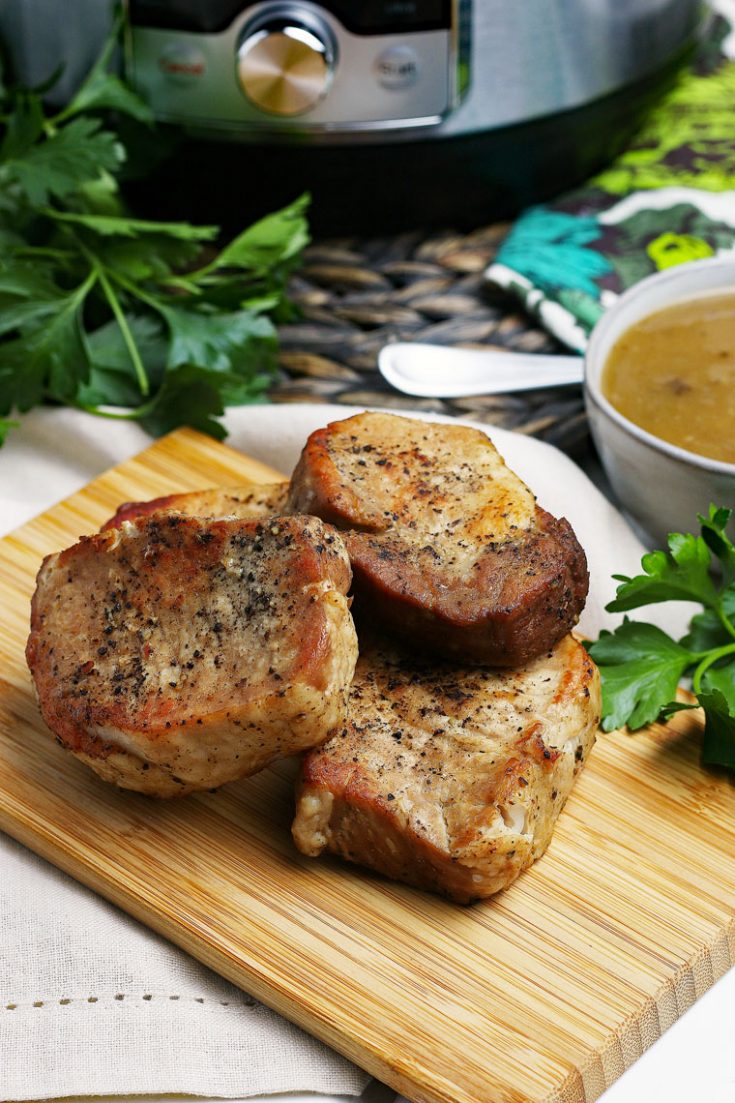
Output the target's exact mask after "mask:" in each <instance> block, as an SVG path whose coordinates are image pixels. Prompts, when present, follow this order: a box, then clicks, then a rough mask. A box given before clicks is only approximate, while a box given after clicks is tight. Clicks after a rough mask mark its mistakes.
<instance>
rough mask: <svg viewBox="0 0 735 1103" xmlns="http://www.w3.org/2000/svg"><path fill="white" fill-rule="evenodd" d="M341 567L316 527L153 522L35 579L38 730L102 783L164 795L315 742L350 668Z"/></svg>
mask: <svg viewBox="0 0 735 1103" xmlns="http://www.w3.org/2000/svg"><path fill="white" fill-rule="evenodd" d="M349 585H350V567H349V561H348V559H347V554H346V552H345V549H344V546H343V544H342V541H341V540H340V538H339V536H338V534H337V533H335V532H334V530H332V529H329V528H328V527H327V526H325V525H324V524H322V522H321V521H319V520H317V519H316V518H313V517H298V516H294V517H282V518H274V519H273V520H270V521H266V522H263V523H260V522H256V521H203V520H200V519H196V518H193V517H182V516H180V515H178V514H157V515H155V516H154V517H152V518H148V519H142V520H140V521H138V522H132V523H130V522H128V523H124V524H123V525H122V527H121V528H120V529H114V530H110V531H109V532H105V533H100V534H98V535H96V536H91V537H84V538H83V539H82V540H80V541H79V543H78V544H75V545H74V546H73V547H71V548H67V550H66V551H63V552H59V553H57V554H56V555H51V556H48V557H47V559H45V560H44V563H43V565H42V567H41V570H40V572H39V575H38V583H37V587H36V592H35V595H34V597H33V604H32V612H31V634H30V638H29V640H28V646H27V651H26V654H27V659H28V665H29V667H30V670H31V673H32V675H33V679H34V682H35V685H36V689H37V692H38V699H39V703H40V706H41V712H42V714H43V718H44V720H45V721H46V723H47V724H48V726H49V728H51V730H52V731H53V732H54V733H55V734H56V736H57V737H58V739H59V741H60V742H61V743H62V744H63V745H64V746H65V747H68V748H69V750H71V751H73V753H74V754H76V755H77V756H78V757H79V758H81V759H82V760H83V761H85V762H87V763H88V764H89V765H90V766H91V767H92V768H93V769H94V770H96V771H97V773H98V774H100V775H101V776H102V777H104V778H105V779H106V780H108V781H112V782H116V783H117V784H118V785H121V786H123V787H124V788H127V789H137V790H140V791H141V792H144V793H150V794H152V795H155V796H160V797H169V796H175V795H179V794H183V793H187V792H190V791H192V790H196V789H211V788H213V787H215V786H218V785H221V784H223V783H224V782H227V781H232V780H233V779H235V778H239V777H244V776H246V775H249V774H252V773H255V772H256V771H257V770H260V769H262V768H263V767H264V766H266V765H267V764H268V763H269V762H271V761H272V760H273V759H275V758H279V757H281V756H283V755H290V754H293V753H295V752H297V751H302V750H305V749H307V748H310V747H313V746H316V745H317V744H319V743H321V742H322V741H323V740H324V739H326V738H327V736H328V734H329V733H330V731H331V730H332V729H333V728H334V727H335V726H336V725H339V724H341V723H342V722H343V721H344V717H345V710H346V699H347V689H348V687H349V684H350V681H351V678H352V673H353V670H354V666H355V661H356V658H357V640H356V636H355V631H354V626H353V624H352V618H351V616H350V613H349V608H348V601H347V598H346V594H347V590H348V589H349Z"/></svg>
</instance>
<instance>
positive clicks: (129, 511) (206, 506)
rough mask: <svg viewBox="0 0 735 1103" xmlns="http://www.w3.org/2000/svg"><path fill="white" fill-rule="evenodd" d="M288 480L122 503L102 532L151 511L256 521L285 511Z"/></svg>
mask: <svg viewBox="0 0 735 1103" xmlns="http://www.w3.org/2000/svg"><path fill="white" fill-rule="evenodd" d="M287 497H288V482H281V483H264V484H262V485H261V484H255V485H253V486H246V487H239V486H232V487H229V486H217V487H213V488H212V489H211V490H192V491H189V492H188V493H186V494H166V495H165V496H164V497H163V498H152V499H151V500H150V501H147V502H124V503H123V505H121V506H120V507H119V508H118V510H117V512H116V513H115V514H114V516H112V517H111V518H110V520H109V521H106V522H105V524H104V525H103V526H102V529H101V531H102V532H106V531H107V529H116V528H119V527H120V525H121V524H122V523H123V521H135V520H137V519H138V518H140V517H148V516H150V514H152V513H171V512H173V513H184V514H186V516H188V517H211V518H225V517H238V518H239V519H240V520H242V521H250V520H255V521H259V520H262V519H263V518H265V517H274V516H275V515H276V514H278V513H284V512H285V508H286V499H287Z"/></svg>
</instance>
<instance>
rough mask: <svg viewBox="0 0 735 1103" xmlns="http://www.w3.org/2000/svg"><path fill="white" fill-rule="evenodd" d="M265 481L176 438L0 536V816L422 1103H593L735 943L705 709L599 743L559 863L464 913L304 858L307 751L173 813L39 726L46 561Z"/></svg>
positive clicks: (733, 876) (720, 781) (567, 815)
mask: <svg viewBox="0 0 735 1103" xmlns="http://www.w3.org/2000/svg"><path fill="white" fill-rule="evenodd" d="M272 477H273V473H272V472H271V471H270V470H269V469H268V468H266V467H264V466H263V465H262V464H259V463H256V462H255V461H252V460H250V459H248V458H247V457H244V456H241V455H238V454H236V453H234V452H232V451H230V450H228V449H227V448H225V447H223V446H222V445H219V444H217V443H215V442H213V441H210V440H208V439H206V438H204V437H200V436H198V435H197V434H196V433H192V432H190V431H188V430H185V431H178V432H176V433H175V434H172V435H171V436H170V437H167V438H165V439H164V440H162V441H159V442H158V443H157V444H155V445H153V446H152V447H151V448H149V449H148V450H147V451H146V452H144V453H142V454H141V455H140V456H138V457H136V458H134V459H132V460H129V461H128V462H126V463H124V464H122V465H121V466H120V467H118V468H115V469H113V470H112V471H110V472H108V473H107V474H105V475H103V476H102V477H101V478H99V479H97V480H95V482H93V483H92V484H90V486H88V487H87V488H85V489H84V490H82V491H81V492H80V493H78V494H76V495H74V496H73V497H72V498H70V499H69V500H68V501H66V502H63V503H61V504H60V505H58V506H55V507H54V508H53V509H50V510H49V511H48V512H47V513H45V514H44V515H43V516H41V517H39V518H37V519H36V520H34V521H32V522H30V523H29V524H28V525H26V526H24V527H23V528H22V529H19V530H18V531H17V532H15V533H13V534H12V535H10V536H8V537H7V538H6V539H5V540H4V541H2V543H0V612H1V614H2V622H1V623H2V628H1V629H0V827H2V828H3V829H4V830H5V831H7V832H9V833H10V834H11V835H13V836H15V837H16V838H17V839H19V840H20V841H21V842H23V843H25V844H27V845H28V846H29V847H31V848H32V849H33V850H35V851H37V852H38V853H39V854H41V855H43V856H44V857H45V858H47V859H49V860H50V861H51V862H53V863H54V864H55V865H58V866H59V867H61V868H62V869H64V870H66V871H67V872H68V873H70V874H72V875H73V876H74V877H76V878H78V879H79V880H80V881H82V882H84V883H85V884H87V885H89V886H91V887H92V888H93V889H96V890H97V891H98V892H100V893H101V894H102V895H103V896H105V897H107V898H108V899H110V900H112V901H113V902H114V903H115V904H118V905H119V906H120V907H122V908H124V909H125V910H126V911H128V912H130V913H131V914H132V915H134V916H136V917H137V918H139V919H141V920H142V921H143V922H144V923H146V924H148V925H149V926H151V927H153V928H154V929H155V930H157V931H159V932H161V933H162V934H163V935H165V936H167V937H168V938H170V939H171V940H172V941H173V942H175V943H177V944H178V945H180V946H182V947H183V948H184V949H185V950H187V951H188V952H189V953H191V954H193V955H194V956H195V957H197V958H199V959H200V960H201V961H203V962H205V963H206V964H207V965H209V966H211V967H212V968H213V969H215V970H216V971H217V972H219V973H221V974H222V975H223V976H225V977H227V978H228V979H229V980H231V981H234V982H235V983H236V984H239V985H240V986H241V987H242V988H244V989H246V990H247V991H249V992H251V993H253V994H254V995H255V996H257V997H258V998H259V999H261V1000H262V1001H263V1002H265V1003H267V1004H269V1005H270V1006H271V1007H273V1008H275V1009H276V1010H278V1011H280V1012H281V1013H283V1014H284V1015H286V1016H288V1017H289V1018H290V1019H293V1020H294V1021H295V1022H297V1023H299V1024H300V1025H301V1026H303V1027H304V1028H305V1029H306V1030H308V1031H310V1032H312V1033H313V1034H315V1035H317V1036H318V1037H320V1038H322V1039H323V1040H324V1041H326V1042H328V1043H329V1044H331V1045H332V1046H334V1047H335V1048H336V1049H338V1050H340V1051H341V1052H342V1053H344V1054H346V1055H347V1056H348V1057H350V1058H352V1059H353V1060H354V1061H355V1062H356V1063H357V1064H359V1065H362V1066H363V1067H364V1068H366V1069H368V1070H369V1071H370V1072H372V1073H374V1074H375V1075H376V1076H378V1077H380V1078H381V1079H383V1080H385V1081H386V1082H387V1083H389V1084H391V1085H392V1086H393V1087H395V1088H396V1089H397V1090H399V1091H402V1092H403V1093H405V1094H406V1095H407V1096H408V1097H409V1098H410V1099H412V1100H417V1101H432V1103H434V1101H439V1100H441V1101H452V1103H522V1101H523V1103H528V1101H533V1103H541V1101H545V1103H582V1101H589V1100H593V1099H595V1098H596V1097H597V1096H598V1095H599V1094H600V1093H601V1092H602V1091H603V1090H604V1088H605V1087H607V1086H608V1085H609V1084H611V1083H612V1082H613V1081H614V1080H615V1078H616V1077H617V1076H619V1075H620V1073H621V1072H622V1071H623V1070H624V1069H625V1068H626V1067H627V1066H628V1065H630V1064H631V1063H632V1062H633V1061H634V1060H635V1059H636V1058H637V1057H638V1056H640V1054H641V1053H642V1052H643V1050H644V1049H645V1048H646V1047H647V1046H649V1045H650V1044H651V1043H652V1042H653V1041H654V1040H655V1039H656V1038H657V1037H658V1036H659V1035H660V1034H661V1032H662V1031H663V1030H665V1029H666V1028H667V1027H668V1026H669V1025H670V1024H671V1023H672V1022H673V1021H674V1020H675V1019H676V1018H677V1017H678V1016H679V1015H680V1014H681V1013H682V1012H683V1011H684V1010H685V1009H686V1008H687V1007H688V1006H689V1005H690V1004H691V1003H692V1001H693V1000H694V999H696V997H697V996H698V995H700V994H701V993H702V992H704V991H705V990H706V989H707V988H709V987H710V985H711V984H712V983H713V982H714V981H715V980H716V979H717V978H718V977H719V976H721V975H722V974H723V973H724V972H725V971H726V970H727V969H728V967H729V966H730V965H731V963H732V961H733V959H734V957H735V923H734V922H733V914H734V909H735V860H734V858H733V855H735V787H734V786H733V784H732V782H731V781H729V780H728V779H726V778H723V777H718V776H716V775H714V774H711V773H705V772H703V771H702V770H701V769H700V767H699V765H698V760H699V742H700V728H699V719H698V715H697V714H687V713H683V714H679V716H678V717H677V718H676V719H675V720H674V721H673V722H672V723H671V724H670V725H669V726H667V727H663V726H659V725H654V726H653V727H652V728H651V729H650V730H649V731H648V732H647V733H644V734H639V735H636V736H630V735H626V734H623V733H616V734H613V735H601V736H600V737H599V739H598V743H597V746H596V748H595V750H594V751H593V753H592V756H591V758H590V762H589V765H588V766H587V768H586V770H585V771H584V773H583V775H582V777H581V778H580V780H579V782H578V784H577V787H576V789H575V791H574V793H573V794H572V797H571V799H570V801H569V803H568V805H567V807H566V809H565V811H564V813H563V814H562V816H561V819H560V822H559V825H558V827H557V831H556V835H555V837H554V840H553V842H552V844H551V847H550V849H549V851H548V853H547V854H546V856H545V857H544V858H543V859H542V860H541V861H540V862H539V863H537V865H536V866H535V867H534V868H533V869H531V870H530V871H529V872H527V873H525V874H523V875H522V877H521V878H520V880H519V881H518V882H517V883H516V884H515V885H513V886H512V887H511V888H510V889H509V890H507V891H506V892H504V893H502V894H500V895H499V896H498V897H496V898H495V899H493V900H491V901H487V902H485V903H483V904H478V905H474V906H472V907H469V908H462V907H458V906H456V905H451V904H447V903H444V902H443V901H441V900H438V899H435V898H433V897H431V896H428V895H425V894H422V893H420V892H418V891H415V890H412V889H409V888H405V887H402V886H399V885H392V884H390V883H388V882H386V881H383V880H381V879H380V878H378V877H375V876H372V875H370V874H367V873H362V872H360V871H358V870H356V869H354V868H348V867H346V866H342V865H340V864H339V863H338V862H337V861H332V860H319V861H311V860H309V859H306V858H303V857H301V856H300V855H299V854H297V853H296V851H295V850H294V848H293V845H292V843H291V839H290V834H289V825H290V820H291V814H292V799H293V798H292V780H293V773H294V765H293V763H283V764H281V765H279V766H277V767H276V768H273V769H269V770H266V771H264V772H263V773H262V774H260V775H258V776H256V777H254V778H251V779H249V780H246V781H243V782H239V783H237V784H234V785H230V786H227V787H226V788H224V789H223V790H221V791H220V792H218V793H213V794H202V795H197V796H193V797H188V798H186V799H183V800H180V801H172V802H169V803H163V802H161V803H158V802H155V801H150V800H148V799H146V798H145V797H142V796H139V795H136V794H131V793H124V792H119V791H117V790H115V789H113V788H111V787H109V786H106V785H105V784H104V783H103V782H101V781H99V780H98V779H97V778H96V777H95V776H94V775H93V774H92V773H91V772H90V771H89V770H87V769H86V768H85V767H84V766H83V765H81V764H80V763H78V762H77V761H76V760H75V759H74V758H73V757H72V756H71V755H69V754H67V753H66V752H65V751H63V750H62V749H61V748H60V747H59V746H57V745H56V744H55V742H54V740H53V738H52V737H51V736H50V735H49V733H48V731H46V730H45V728H44V726H43V724H42V722H41V720H40V718H39V714H38V711H37V707H36V704H35V701H34V697H33V693H32V688H31V683H30V678H29V675H28V672H27V670H26V666H25V661H24V656H23V651H24V646H25V640H26V635H27V631H28V603H29V598H30V595H31V592H32V589H33V585H34V577H35V573H36V571H37V569H38V566H39V563H40V561H41V558H42V556H43V555H45V554H46V553H48V552H51V551H55V550H57V549H59V548H61V547H64V546H66V545H68V544H70V543H73V542H74V540H75V539H76V538H77V537H78V536H79V535H80V534H81V533H84V532H91V531H93V530H94V529H95V528H97V527H98V526H99V524H100V523H101V522H102V521H104V520H105V519H106V517H108V516H109V515H110V514H111V513H112V512H113V511H114V509H115V508H116V506H117V505H118V504H119V503H120V502H121V501H123V500H126V499H130V498H141V497H143V498H145V497H153V496H156V495H159V494H163V493H167V492H169V491H177V490H185V489H197V488H201V487H204V486H208V485H214V484H216V483H219V484H222V485H236V484H238V483H242V482H244V481H247V480H253V481H269V480H270V479H272ZM593 569H594V564H593ZM692 1056H693V1059H696V1055H692Z"/></svg>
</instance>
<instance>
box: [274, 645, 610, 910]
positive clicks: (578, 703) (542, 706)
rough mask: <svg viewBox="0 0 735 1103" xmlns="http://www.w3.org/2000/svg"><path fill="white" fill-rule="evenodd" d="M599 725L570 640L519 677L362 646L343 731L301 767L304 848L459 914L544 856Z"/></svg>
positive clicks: (593, 678) (579, 651)
mask: <svg viewBox="0 0 735 1103" xmlns="http://www.w3.org/2000/svg"><path fill="white" fill-rule="evenodd" d="M361 644H362V641H361ZM599 718H600V692H599V678H598V674H597V670H596V668H595V666H594V664H593V663H592V661H591V660H590V658H589V656H588V655H587V652H586V651H585V649H584V648H583V647H582V645H581V644H579V643H577V641H576V640H575V639H574V638H573V637H572V636H565V637H564V639H562V640H561V641H560V642H559V643H557V644H556V646H555V647H554V648H553V650H552V651H551V652H549V653H548V654H545V655H544V656H542V657H541V658H538V659H535V660H534V661H533V662H531V663H529V664H527V665H526V666H524V667H523V668H522V669H519V670H517V671H513V672H510V671H498V670H494V671H491V670H489V669H483V668H479V667H465V668H464V669H461V668H454V667H451V666H449V665H446V664H438V663H432V662H430V661H428V660H427V661H425V662H424V661H408V660H407V659H406V658H405V657H399V656H398V655H397V654H396V653H395V652H394V651H393V650H391V649H389V648H388V649H387V648H386V647H385V646H378V645H375V644H373V645H372V646H370V645H368V646H366V647H362V648H361V654H360V658H359V660H358V663H357V670H356V672H355V678H354V681H353V685H352V689H351V691H350V706H349V720H348V723H347V724H346V725H345V726H344V728H342V729H341V730H340V731H339V732H337V733H335V734H334V735H333V736H332V738H331V739H330V740H329V741H328V742H327V743H325V744H324V745H323V746H322V747H321V748H319V749H317V750H314V751H311V752H310V753H309V754H308V755H306V757H305V759H304V761H303V764H302V772H301V780H300V783H299V789H298V795H297V808H296V818H295V820H294V824H293V837H294V840H295V842H296V845H297V847H298V848H299V850H300V851H302V853H304V854H307V855H310V856H316V855H318V854H320V853H322V851H325V850H326V851H330V852H331V853H334V854H338V855H340V856H341V857H342V858H345V859H347V860H348V861H350V862H357V863H359V864H360V865H364V866H368V867H369V868H370V869H374V870H377V871H378V872H380V873H383V874H385V875H386V876H387V877H391V878H393V879H394V880H397V881H405V882H406V883H407V884H409V885H416V886H418V887H420V888H425V889H430V890H432V891H434V892H438V893H441V894H442V895H444V896H448V897H449V898H450V899H451V900H455V901H457V902H459V903H469V902H470V901H472V900H475V899H478V898H481V897H486V896H490V895H491V894H492V893H494V892H497V891H498V890H499V889H503V888H505V887H506V886H507V885H509V884H510V883H511V882H512V881H514V880H515V879H516V877H517V876H518V874H519V873H521V872H522V871H523V870H524V869H526V868H527V867H528V866H530V865H531V864H532V862H534V861H535V860H536V859H537V858H538V857H540V855H541V854H543V852H544V850H545V849H546V847H547V846H548V843H549V840H550V838H551V834H552V831H553V828H554V824H555V822H556V819H557V816H558V815H559V812H560V811H561V809H562V807H563V805H564V802H565V801H566V799H567V797H568V796H569V793H570V790H571V788H572V786H573V784H574V779H575V777H576V775H577V774H578V773H579V771H580V770H581V768H582V765H583V763H584V761H585V759H586V757H587V754H588V752H589V750H590V748H591V747H592V744H593V743H594V740H595V732H596V730H597V725H598V722H599Z"/></svg>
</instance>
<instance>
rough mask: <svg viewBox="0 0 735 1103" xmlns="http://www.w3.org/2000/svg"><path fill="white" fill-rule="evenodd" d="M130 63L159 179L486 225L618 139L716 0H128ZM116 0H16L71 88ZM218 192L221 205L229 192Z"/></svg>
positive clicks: (156, 183) (157, 201)
mask: <svg viewBox="0 0 735 1103" xmlns="http://www.w3.org/2000/svg"><path fill="white" fill-rule="evenodd" d="M126 11H127V20H128V25H127V32H126V40H125V49H124V59H123V64H124V66H125V70H126V74H127V77H128V79H129V80H130V81H131V82H132V83H133V84H134V85H135V86H136V87H137V88H138V90H139V91H140V93H141V94H142V95H143V96H144V97H145V98H146V100H147V101H148V102H149V104H150V105H151V107H152V108H153V111H154V113H155V115H156V116H157V118H158V119H160V120H161V121H162V122H164V123H167V124H170V126H171V127H172V128H175V134H176V135H177V137H178V145H177V147H176V149H175V151H174V152H173V153H172V154H170V156H169V157H168V158H167V159H166V160H165V161H164V162H163V164H161V165H160V166H159V168H158V169H157V170H156V172H155V174H154V177H153V179H149V181H148V183H147V185H141V187H144V188H147V193H148V194H147V200H148V206H149V207H150V204H151V203H153V204H154V206H158V207H160V209H161V211H162V212H163V211H165V213H166V214H167V215H169V216H175V215H176V214H179V213H181V214H186V215H188V216H189V217H195V216H201V217H204V218H206V219H208V220H210V221H211V220H212V218H213V216H216V217H217V218H219V219H220V220H222V219H224V220H225V221H227V220H228V217H232V218H233V219H235V220H236V221H237V222H239V223H242V219H243V215H244V214H246V213H248V212H250V213H252V212H256V213H257V210H258V208H259V207H262V208H263V209H266V208H270V207H273V206H274V205H275V204H277V203H279V202H280V201H282V200H283V201H284V202H285V201H287V200H288V199H291V198H293V197H294V196H295V195H296V194H297V193H298V192H299V191H300V190H303V189H305V188H308V189H309V190H310V191H311V192H312V193H313V195H314V200H315V209H314V216H315V219H316V222H317V226H318V228H322V227H323V228H325V229H327V228H328V229H330V230H337V231H352V230H355V229H358V228H362V227H363V226H364V224H365V223H369V222H373V223H374V225H375V228H377V229H380V230H389V229H390V230H394V229H396V228H398V227H401V226H412V225H418V224H421V223H423V224H427V223H435V222H437V221H441V222H445V223H453V224H455V225H468V224H471V223H474V224H475V225H476V224H478V222H479V221H489V220H491V219H493V218H497V217H500V216H504V215H508V214H512V213H513V212H514V211H516V210H517V209H519V208H520V207H521V206H524V205H526V204H528V203H530V202H534V201H537V200H539V199H542V198H544V197H547V196H549V195H551V194H554V193H557V192H559V191H560V190H562V189H564V188H566V187H568V186H570V185H571V184H573V183H575V182H578V181H580V180H581V179H583V178H584V177H585V176H586V175H587V174H589V173H591V172H593V171H594V170H595V169H597V168H599V167H600V166H601V165H602V164H604V163H605V162H606V161H608V160H610V159H611V157H612V156H613V155H614V154H615V153H616V152H617V151H618V150H619V149H620V147H621V145H622V143H623V142H624V141H625V139H626V138H627V137H628V136H629V135H630V133H631V131H632V129H633V127H634V126H635V123H636V121H637V120H638V118H639V117H640V114H641V112H642V111H643V110H644V109H645V108H646V106H647V105H648V104H649V103H650V102H651V99H652V97H655V96H656V95H657V94H659V93H660V92H661V90H662V88H663V87H664V86H665V84H666V82H667V80H668V79H670V77H671V75H672V73H673V72H675V70H676V67H677V66H678V65H679V64H680V63H681V61H682V58H683V57H684V56H685V55H686V52H687V50H688V49H689V47H690V46H691V45H692V43H693V42H694V40H695V37H696V34H697V31H698V28H699V26H700V24H701V20H702V5H701V3H700V0H362V2H360V0H323V2H321V3H314V2H312V0H262V2H260V3H256V4H251V3H247V2H243V0H129V2H128V4H127V8H126ZM109 19H110V11H109V5H108V4H107V3H105V2H104V0H97V2H94V0H74V2H72V3H68V4H64V5H61V4H59V3H58V2H57V3H53V2H48V0H46V2H44V0H4V2H3V4H2V5H0V32H2V33H3V35H4V37H5V38H6V39H7V41H8V43H9V46H10V49H11V52H12V53H13V55H14V56H15V57H16V59H17V65H18V68H19V69H20V71H21V72H22V73H24V74H25V75H26V76H28V77H29V78H30V79H33V80H40V79H43V78H44V77H46V76H48V74H49V72H50V71H52V69H53V68H54V67H55V66H56V65H57V64H58V63H59V62H63V63H64V66H65V68H64V73H63V77H62V80H61V82H60V83H59V85H58V86H57V92H56V94H57V96H62V97H63V96H65V95H68V94H69V93H70V91H71V90H72V89H73V87H74V84H75V82H77V81H78V80H79V78H80V75H81V74H82V73H83V72H84V69H85V68H86V67H87V66H88V64H89V61H90V59H91V58H92V57H93V56H94V53H95V51H96V49H97V48H98V46H99V42H100V40H101V38H102V37H103V36H104V33H105V28H106V26H107V25H108V24H109ZM213 207H214V208H216V209H213Z"/></svg>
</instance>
